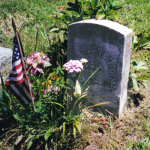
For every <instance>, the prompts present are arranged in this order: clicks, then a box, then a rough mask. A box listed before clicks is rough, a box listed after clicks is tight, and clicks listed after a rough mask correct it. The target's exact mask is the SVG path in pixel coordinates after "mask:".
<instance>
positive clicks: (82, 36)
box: [67, 19, 132, 116]
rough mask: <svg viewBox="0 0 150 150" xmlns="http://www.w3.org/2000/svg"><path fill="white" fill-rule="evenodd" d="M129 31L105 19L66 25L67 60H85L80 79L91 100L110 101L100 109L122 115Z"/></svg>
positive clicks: (129, 42)
mask: <svg viewBox="0 0 150 150" xmlns="http://www.w3.org/2000/svg"><path fill="white" fill-rule="evenodd" d="M131 41H132V30H130V29H128V28H127V27H125V26H122V25H120V24H118V23H115V22H112V21H108V20H94V19H90V20H84V21H79V22H76V23H72V24H70V25H69V26H68V54H67V57H68V60H70V59H81V58H86V59H88V63H86V64H85V65H84V71H83V72H82V76H81V79H80V83H81V84H83V83H84V82H85V81H86V80H87V79H88V77H89V76H90V75H91V74H92V73H93V72H94V71H95V70H96V69H97V68H98V67H100V69H99V70H98V71H97V72H96V73H95V74H94V76H93V77H92V78H91V79H90V81H89V82H88V83H87V85H86V87H87V86H90V88H89V97H90V98H91V99H92V101H93V102H94V103H100V102H104V101H105V102H106V101H110V103H109V104H108V105H103V106H99V108H100V110H101V111H102V112H104V111H105V110H108V111H109V112H111V113H113V114H115V115H117V116H121V114H122V112H123V110H124V107H125V105H126V101H127V82H128V76H129V68H130V50H131Z"/></svg>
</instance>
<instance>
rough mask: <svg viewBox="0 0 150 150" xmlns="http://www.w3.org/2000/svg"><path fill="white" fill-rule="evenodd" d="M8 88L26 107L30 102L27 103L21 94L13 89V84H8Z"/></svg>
mask: <svg viewBox="0 0 150 150" xmlns="http://www.w3.org/2000/svg"><path fill="white" fill-rule="evenodd" d="M7 88H8V89H9V91H10V92H11V93H12V94H13V95H14V96H15V97H16V98H17V99H18V100H19V101H20V103H21V104H22V105H23V106H24V107H25V106H26V105H28V104H29V103H27V104H26V103H25V102H24V100H22V98H21V97H20V95H18V94H17V93H16V91H14V90H13V88H12V87H11V86H7Z"/></svg>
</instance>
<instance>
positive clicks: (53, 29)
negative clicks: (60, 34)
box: [49, 28, 59, 32]
mask: <svg viewBox="0 0 150 150" xmlns="http://www.w3.org/2000/svg"><path fill="white" fill-rule="evenodd" d="M58 30H59V28H52V29H51V30H50V31H49V32H54V31H58Z"/></svg>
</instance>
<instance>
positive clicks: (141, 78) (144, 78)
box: [136, 76, 149, 81]
mask: <svg viewBox="0 0 150 150" xmlns="http://www.w3.org/2000/svg"><path fill="white" fill-rule="evenodd" d="M136 79H138V80H141V81H149V79H148V78H146V77H141V76H138V77H137V78H136Z"/></svg>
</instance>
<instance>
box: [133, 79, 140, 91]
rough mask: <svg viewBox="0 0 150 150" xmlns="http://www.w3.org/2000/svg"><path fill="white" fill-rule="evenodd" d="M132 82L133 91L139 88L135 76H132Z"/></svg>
mask: <svg viewBox="0 0 150 150" xmlns="http://www.w3.org/2000/svg"><path fill="white" fill-rule="evenodd" d="M132 82H133V88H134V90H135V91H138V90H139V86H138V83H137V81H136V79H135V78H132Z"/></svg>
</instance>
